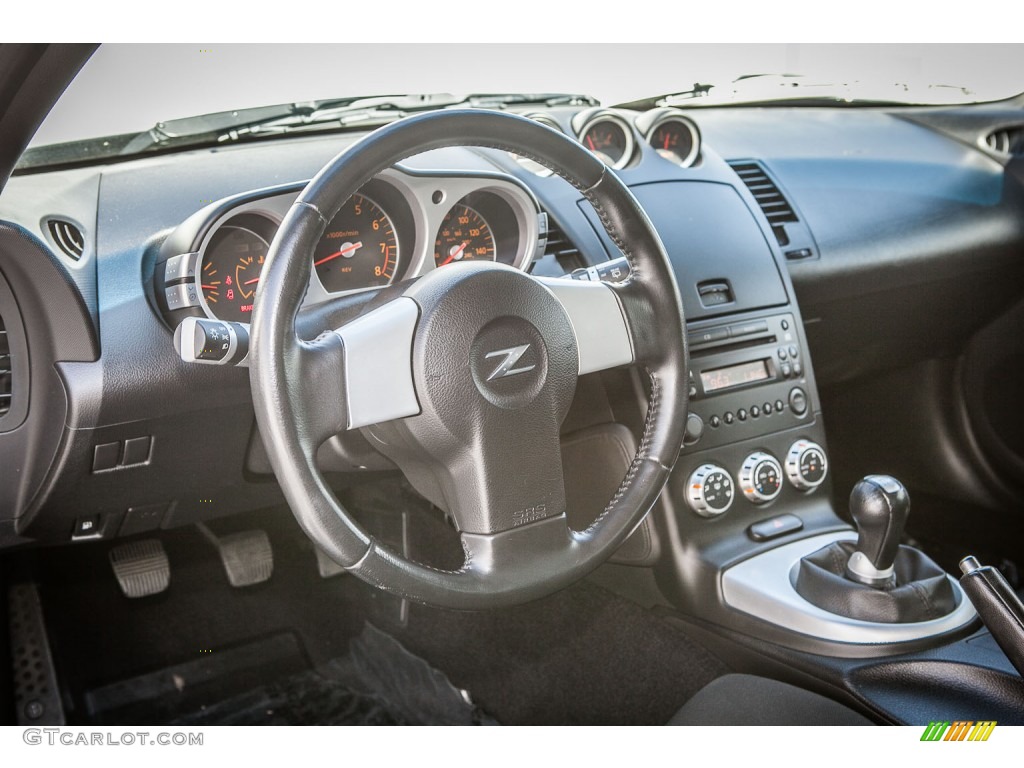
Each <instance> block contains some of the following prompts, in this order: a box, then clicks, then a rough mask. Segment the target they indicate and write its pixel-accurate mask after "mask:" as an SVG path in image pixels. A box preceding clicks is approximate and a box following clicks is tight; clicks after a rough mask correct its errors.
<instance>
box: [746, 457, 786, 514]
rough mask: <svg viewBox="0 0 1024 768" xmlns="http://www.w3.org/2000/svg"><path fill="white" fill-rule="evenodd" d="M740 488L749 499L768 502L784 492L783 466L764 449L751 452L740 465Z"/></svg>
mask: <svg viewBox="0 0 1024 768" xmlns="http://www.w3.org/2000/svg"><path fill="white" fill-rule="evenodd" d="M740 490H741V491H742V492H743V496H744V497H745V498H746V499H747V501H749V502H751V503H753V504H767V503H768V502H769V501H772V500H773V499H775V497H776V496H778V495H779V494H780V493H782V466H781V465H780V464H779V462H778V461H776V459H775V457H774V456H772V455H771V454H769V453H765V452H764V451H757V452H756V453H752V454H750V455H749V456H747V458H746V459H744V460H743V465H742V466H741V467H740Z"/></svg>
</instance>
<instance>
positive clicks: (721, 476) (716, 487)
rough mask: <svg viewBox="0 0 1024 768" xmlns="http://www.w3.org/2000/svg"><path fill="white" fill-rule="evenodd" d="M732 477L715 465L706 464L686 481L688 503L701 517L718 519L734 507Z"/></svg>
mask: <svg viewBox="0 0 1024 768" xmlns="http://www.w3.org/2000/svg"><path fill="white" fill-rule="evenodd" d="M733 495H734V494H733V485H732V476H731V475H730V474H729V473H728V471H726V470H724V469H722V468H721V467H719V466H717V465H715V464H704V465H702V466H700V467H698V468H697V469H696V470H694V472H693V474H692V475H690V477H689V479H688V480H687V481H686V503H687V504H688V505H689V506H690V509H692V510H693V511H694V512H696V513H697V514H698V515H700V516H701V517H717V516H718V515H721V514H723V513H724V512H725V511H726V510H728V509H729V507H731V506H732V500H733Z"/></svg>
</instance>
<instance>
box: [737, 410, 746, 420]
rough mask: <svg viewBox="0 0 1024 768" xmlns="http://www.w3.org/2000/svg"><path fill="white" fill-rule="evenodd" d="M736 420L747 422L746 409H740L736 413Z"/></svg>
mask: <svg viewBox="0 0 1024 768" xmlns="http://www.w3.org/2000/svg"><path fill="white" fill-rule="evenodd" d="M736 418H738V419H739V420H740V421H746V420H747V409H746V408H740V409H739V410H738V411H736Z"/></svg>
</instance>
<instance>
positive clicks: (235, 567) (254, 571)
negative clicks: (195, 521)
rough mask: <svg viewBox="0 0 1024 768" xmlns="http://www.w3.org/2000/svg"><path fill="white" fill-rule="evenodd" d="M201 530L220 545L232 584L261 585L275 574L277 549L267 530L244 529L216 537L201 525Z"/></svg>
mask: <svg viewBox="0 0 1024 768" xmlns="http://www.w3.org/2000/svg"><path fill="white" fill-rule="evenodd" d="M199 530H200V531H202V533H203V535H204V536H205V537H206V539H207V540H208V541H209V542H210V543H211V544H213V546H215V547H216V548H217V552H218V553H219V554H220V561H221V563H223V565H224V572H225V573H226V574H227V576H228V581H229V582H230V583H231V586H232V587H250V586H252V585H253V584H261V583H262V582H264V581H266V580H267V579H269V578H270V577H271V576H272V575H273V573H274V550H273V549H272V548H271V546H270V538H269V537H268V536H267V532H266V531H263V530H254V531H242V532H241V533H231V534H228V535H227V536H217V535H216V534H214V533H213V531H211V530H210V529H209V528H207V527H206V526H205V525H202V524H200V525H199Z"/></svg>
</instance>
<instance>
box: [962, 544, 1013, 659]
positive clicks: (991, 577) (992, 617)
mask: <svg viewBox="0 0 1024 768" xmlns="http://www.w3.org/2000/svg"><path fill="white" fill-rule="evenodd" d="M960 570H961V571H962V572H963V574H964V575H963V576H962V577H961V578H960V586H961V587H963V589H964V592H966V593H967V596H968V597H969V598H970V599H971V602H972V603H974V608H975V610H977V611H978V615H979V616H981V620H982V621H983V622H985V626H986V627H987V628H988V631H989V632H991V633H992V637H993V638H995V641H996V643H997V644H998V645H999V647H1000V648H1002V649H1003V653H1005V654H1006V657H1007V658H1008V659H1009V660H1010V662H1011V663H1012V664H1013V666H1015V667H1016V668H1017V672H1019V673H1020V675H1021V676H1024V603H1022V602H1021V601H1020V598H1019V597H1017V594H1016V593H1015V592H1014V591H1013V588H1012V587H1011V586H1010V585H1009V583H1008V582H1007V581H1006V579H1005V578H1004V577H1003V574H1001V573H1000V572H999V571H998V570H996V569H995V568H993V567H992V566H989V565H982V564H981V563H979V562H978V559H977V558H976V557H973V556H968V557H965V558H964V559H963V560H961V561H960Z"/></svg>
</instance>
